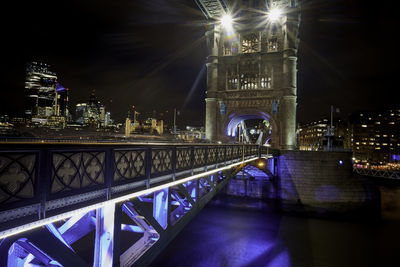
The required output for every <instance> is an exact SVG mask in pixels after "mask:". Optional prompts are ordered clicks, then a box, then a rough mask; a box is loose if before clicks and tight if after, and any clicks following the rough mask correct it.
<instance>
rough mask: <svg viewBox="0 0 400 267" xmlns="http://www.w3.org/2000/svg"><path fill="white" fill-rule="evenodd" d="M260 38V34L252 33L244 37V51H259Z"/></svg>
mask: <svg viewBox="0 0 400 267" xmlns="http://www.w3.org/2000/svg"><path fill="white" fill-rule="evenodd" d="M259 45H260V40H259V37H258V34H256V33H251V34H247V35H244V36H243V37H242V53H254V52H258V51H259V49H258V48H259Z"/></svg>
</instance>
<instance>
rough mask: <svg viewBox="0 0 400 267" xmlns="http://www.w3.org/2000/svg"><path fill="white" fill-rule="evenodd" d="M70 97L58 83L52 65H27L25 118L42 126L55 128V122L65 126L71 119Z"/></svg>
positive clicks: (33, 63) (65, 89)
mask: <svg viewBox="0 0 400 267" xmlns="http://www.w3.org/2000/svg"><path fill="white" fill-rule="evenodd" d="M68 97H69V96H68V88H65V87H63V86H62V85H61V84H60V83H59V82H58V81H57V75H56V73H54V72H52V71H51V70H50V65H47V64H45V63H38V62H31V63H28V64H27V67H26V78H25V110H24V113H25V117H27V118H28V119H31V120H32V121H34V122H35V121H36V122H38V121H40V125H42V126H54V123H55V122H60V123H61V124H62V125H64V124H65V121H67V120H68V118H70V114H69V111H68V100H69V99H68ZM53 117H63V118H53ZM47 121H49V123H47ZM50 121H51V122H50Z"/></svg>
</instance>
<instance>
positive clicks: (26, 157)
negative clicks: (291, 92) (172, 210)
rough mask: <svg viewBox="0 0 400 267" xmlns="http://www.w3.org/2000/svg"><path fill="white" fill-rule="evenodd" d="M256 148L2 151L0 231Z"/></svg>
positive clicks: (119, 147)
mask: <svg viewBox="0 0 400 267" xmlns="http://www.w3.org/2000/svg"><path fill="white" fill-rule="evenodd" d="M259 153H260V150H259V147H258V146H257V145H244V146H243V145H210V144H193V145H188V144H182V145H115V144H104V145H90V144H86V145H82V144H80V145H72V144H68V145H67V144H65V145H62V144H57V145H54V144H53V145H50V144H44V145H37V144H32V145H26V144H25V145H6V144H4V145H1V146H0V230H1V229H7V228H8V227H10V226H13V227H15V226H18V225H22V224H25V223H28V222H32V221H36V220H39V219H43V218H46V217H49V216H54V215H57V214H61V213H64V212H67V211H70V210H73V209H77V208H81V207H85V206H87V205H91V204H94V203H99V202H102V201H107V200H110V199H113V198H117V197H120V196H123V195H125V194H130V193H132V192H136V191H140V190H144V189H148V188H151V187H153V186H157V185H160V184H162V183H167V182H170V181H174V180H178V179H181V178H184V177H188V176H190V175H193V174H196V173H201V172H204V171H207V170H210V169H213V168H218V167H220V166H225V165H227V164H230V163H234V162H239V161H241V160H243V159H244V158H245V159H248V158H250V157H252V156H259Z"/></svg>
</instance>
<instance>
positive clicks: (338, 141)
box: [297, 119, 351, 151]
mask: <svg viewBox="0 0 400 267" xmlns="http://www.w3.org/2000/svg"><path fill="white" fill-rule="evenodd" d="M328 126H330V121H328V119H322V120H319V121H313V122H310V123H307V124H304V125H298V127H297V145H298V148H299V149H300V150H311V151H320V150H327V149H328V148H327V137H326V135H327V131H328ZM348 131H349V129H348V125H347V123H345V122H343V121H342V120H340V119H337V120H334V124H333V134H334V137H333V141H332V147H331V150H338V149H339V150H343V149H351V146H349V145H346V144H347V143H348V142H347V139H348Z"/></svg>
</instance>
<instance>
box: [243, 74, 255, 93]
mask: <svg viewBox="0 0 400 267" xmlns="http://www.w3.org/2000/svg"><path fill="white" fill-rule="evenodd" d="M257 76H258V75H257V74H241V75H240V89H241V90H248V89H258V85H257V82H258V77H257Z"/></svg>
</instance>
